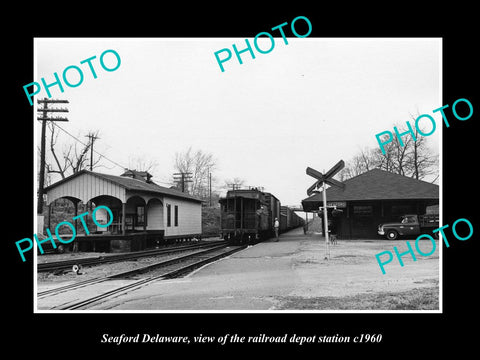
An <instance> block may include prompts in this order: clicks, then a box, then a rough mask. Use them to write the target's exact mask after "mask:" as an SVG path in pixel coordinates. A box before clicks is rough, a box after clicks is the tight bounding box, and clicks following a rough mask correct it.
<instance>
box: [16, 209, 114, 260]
mask: <svg viewBox="0 0 480 360" xmlns="http://www.w3.org/2000/svg"><path fill="white" fill-rule="evenodd" d="M100 209H105V210H106V212H107V213H108V214H109V216H110V220H109V221H107V222H106V223H105V224H103V223H101V222H98V220H97V218H96V213H97V211H98V210H100ZM85 216H88V211H86V212H84V213H82V214H80V215H77V216H75V217H74V218H73V220H76V219H80V221H81V223H82V225H83V228H84V229H85V233H86V234H87V235H88V234H90V231H89V230H88V227H87V224H86V223H85V219H84V217H85ZM92 219H93V222H94V223H95V225H97V226H98V227H101V228H106V227H108V226H110V225H111V224H112V222H113V213H112V210H110V209H109V208H108V207H107V206H104V205H100V206H97V207H96V208H95V209H94V210H93V212H92ZM62 226H68V227H69V228H70V229H72V236H71V238H70V239H68V240H64V239H62V237H61V236H60V234H59V229H60V228H61V227H62ZM46 231H47V234H48V237H46V238H45V239H43V240H39V239H38V237H37V234H33V237H34V238H35V241H36V243H37V246H38V249H39V250H40V254H43V248H42V244H43V243H45V242H48V241H50V242H51V243H52V246H53V248H54V249H56V248H57V245H56V243H55V239H54V238H53V237H52V233H51V231H50V229H49V228H46ZM55 235H56V237H57V240H58V241H59V242H61V243H62V244H69V243H71V242H72V241H73V240H75V237H76V236H77V231H76V230H75V226H74V225H73V224H72V223H70V222H68V221H62V222H61V223H58V224H57V226H56V227H55ZM21 243H28V246H27V247H26V248H22V247H21V246H20V244H21ZM15 245H17V249H18V252H19V253H20V256H21V258H22V261H23V262H25V256H24V255H23V254H24V253H25V252H27V251H30V250H32V248H33V241H32V239H29V238H24V239H22V240H18V241H17V242H16V243H15Z"/></svg>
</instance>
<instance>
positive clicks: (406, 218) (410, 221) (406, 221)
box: [402, 216, 415, 224]
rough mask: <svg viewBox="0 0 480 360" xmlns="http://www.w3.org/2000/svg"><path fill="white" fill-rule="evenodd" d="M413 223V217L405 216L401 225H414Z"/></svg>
mask: <svg viewBox="0 0 480 360" xmlns="http://www.w3.org/2000/svg"><path fill="white" fill-rule="evenodd" d="M414 222H415V217H414V216H405V217H404V218H403V219H402V224H409V223H414Z"/></svg>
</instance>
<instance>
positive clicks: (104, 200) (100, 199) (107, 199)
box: [89, 195, 123, 235]
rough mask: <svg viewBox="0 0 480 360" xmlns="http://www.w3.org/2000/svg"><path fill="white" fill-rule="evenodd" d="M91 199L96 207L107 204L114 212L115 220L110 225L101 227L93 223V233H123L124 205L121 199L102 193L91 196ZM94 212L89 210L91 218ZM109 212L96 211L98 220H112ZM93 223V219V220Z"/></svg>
mask: <svg viewBox="0 0 480 360" xmlns="http://www.w3.org/2000/svg"><path fill="white" fill-rule="evenodd" d="M90 201H91V202H92V203H93V205H94V207H97V206H100V205H103V206H107V207H108V208H109V209H110V211H111V212H112V214H113V221H112V223H111V224H110V225H109V226H108V227H100V226H96V225H95V224H93V226H94V229H92V230H93V231H92V232H93V233H95V234H104V235H107V234H112V235H118V234H123V227H122V216H123V206H122V202H121V201H120V199H118V198H116V197H114V196H110V195H100V196H96V197H94V198H91V199H90ZM91 214H92V212H91V211H89V219H91ZM108 216H109V215H108V214H106V212H102V211H99V212H97V213H95V217H96V218H97V219H98V222H102V221H103V220H108V221H109V220H110V219H109V218H108ZM91 222H92V223H93V220H91Z"/></svg>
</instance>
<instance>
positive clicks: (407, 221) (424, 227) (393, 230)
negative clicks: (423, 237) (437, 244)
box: [377, 214, 439, 240]
mask: <svg viewBox="0 0 480 360" xmlns="http://www.w3.org/2000/svg"><path fill="white" fill-rule="evenodd" d="M438 223H439V216H438V214H427V215H403V216H402V217H401V221H400V222H395V223H386V224H380V225H378V231H377V232H378V234H379V235H382V236H385V237H386V238H387V239H389V240H395V239H396V238H398V236H405V235H406V236H417V235H420V234H425V233H427V232H430V231H431V230H434V229H436V228H438V226H439V225H438ZM434 235H435V236H436V237H437V236H438V233H435V234H434Z"/></svg>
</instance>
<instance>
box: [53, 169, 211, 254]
mask: <svg viewBox="0 0 480 360" xmlns="http://www.w3.org/2000/svg"><path fill="white" fill-rule="evenodd" d="M45 193H46V195H47V202H46V204H47V205H48V206H49V215H48V216H47V219H46V222H47V227H49V228H50V226H49V225H50V224H49V223H50V213H51V207H52V205H53V206H54V202H55V200H57V199H60V198H66V199H68V200H70V201H72V203H73V204H74V206H75V215H74V216H76V215H77V212H78V211H77V208H78V204H79V202H83V203H84V204H87V202H89V201H91V202H93V203H94V204H95V206H100V205H104V206H107V207H108V208H109V209H110V210H111V211H112V214H113V222H112V223H111V224H110V226H108V227H106V228H105V227H104V228H102V227H97V231H95V232H94V234H90V235H88V236H87V235H83V236H82V235H79V236H77V237H76V239H77V240H78V242H79V246H80V250H82V249H88V250H93V251H99V250H101V251H115V250H118V251H135V250H142V249H144V248H146V247H150V246H152V244H154V243H155V242H156V241H158V240H165V239H166V240H168V239H183V238H187V237H188V238H192V237H194V236H197V237H200V236H201V232H202V220H201V208H202V206H201V200H199V199H197V198H195V197H193V196H191V195H189V194H186V193H184V192H182V191H179V190H177V189H173V188H166V187H162V186H159V185H157V184H155V183H154V182H153V181H152V180H151V175H150V174H149V173H148V172H140V171H134V170H128V171H126V172H124V173H123V174H122V175H121V176H115V175H107V174H102V173H97V172H92V171H88V170H82V171H80V172H78V173H76V174H73V175H71V176H69V177H67V178H65V179H63V180H61V181H58V182H56V183H54V184H52V185H50V186H48V187H46V188H45ZM101 210H102V211H103V209H101ZM102 211H98V212H97V214H96V218H97V220H98V221H99V223H100V222H101V221H102V220H103V221H104V223H105V224H106V223H107V221H108V219H107V217H108V216H109V215H108V213H107V212H106V211H103V212H102ZM75 222H76V224H75V227H76V228H77V229H80V228H81V227H82V226H81V224H80V222H79V221H78V220H75ZM77 234H78V231H77Z"/></svg>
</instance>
